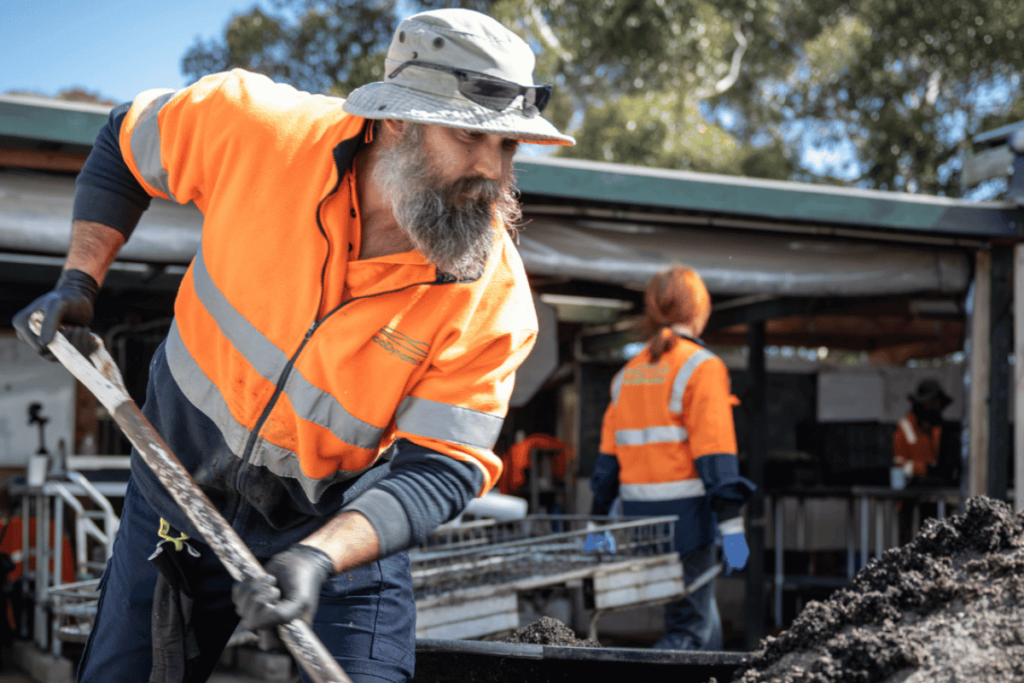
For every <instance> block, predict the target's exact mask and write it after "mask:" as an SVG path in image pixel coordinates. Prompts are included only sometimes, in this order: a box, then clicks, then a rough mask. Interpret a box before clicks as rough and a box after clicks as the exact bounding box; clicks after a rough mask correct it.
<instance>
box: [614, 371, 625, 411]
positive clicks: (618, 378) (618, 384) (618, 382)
mask: <svg viewBox="0 0 1024 683" xmlns="http://www.w3.org/2000/svg"><path fill="white" fill-rule="evenodd" d="M625 376H626V368H622V369H621V370H619V371H618V372H616V373H615V377H613V378H612V403H618V402H619V392H621V391H622V380H623V379H624V378H625Z"/></svg>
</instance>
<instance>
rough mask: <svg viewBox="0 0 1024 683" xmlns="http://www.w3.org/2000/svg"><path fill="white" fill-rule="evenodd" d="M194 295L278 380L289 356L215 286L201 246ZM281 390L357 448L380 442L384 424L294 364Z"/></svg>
mask: <svg viewBox="0 0 1024 683" xmlns="http://www.w3.org/2000/svg"><path fill="white" fill-rule="evenodd" d="M192 279H193V281H194V283H195V290H196V295H197V296H198V297H199V300H200V301H201V302H202V304H203V306H204V307H205V308H206V310H207V311H209V313H210V315H212V316H213V319H214V320H216V321H217V326H218V327H219V328H220V331H221V333H223V334H224V336H225V337H227V339H228V341H230V342H231V344H232V346H234V347H235V348H236V349H237V350H238V352H239V353H241V354H242V356H244V357H245V359H246V360H247V361H249V364H250V365H252V367H253V369H254V370H256V372H257V373H259V375H260V377H262V378H263V379H265V380H267V381H268V382H270V383H271V384H277V382H278V381H279V380H280V378H281V373H282V372H284V368H285V366H286V365H287V364H288V356H287V355H285V353H284V352H283V351H281V350H280V349H279V348H277V347H276V346H275V345H274V344H273V342H271V341H270V340H269V339H267V338H266V337H265V336H264V335H263V334H262V333H261V332H260V331H259V330H257V329H256V328H255V327H254V326H253V324H252V323H250V322H249V321H248V320H246V318H245V316H243V315H242V314H241V313H239V312H238V310H237V309H236V308H235V307H234V306H232V305H231V303H230V302H229V301H228V300H227V297H225V296H224V294H223V293H222V292H221V291H220V290H219V289H217V286H216V285H215V284H214V282H213V279H212V278H211V277H210V272H209V271H208V270H207V269H206V262H205V261H204V260H203V249H202V246H200V248H199V251H198V252H196V258H195V261H194V262H193V264H192ZM284 393H285V394H287V395H288V400H289V401H291V403H292V408H293V409H294V410H295V413H296V414H297V415H298V416H299V417H301V418H302V419H304V420H308V421H309V422H312V423H314V424H318V425H320V426H321V427H323V428H324V429H327V430H329V431H330V432H331V434H333V435H334V436H336V437H337V438H338V439H340V440H341V441H344V442H345V443H347V444H351V445H353V446H357V447H359V448H366V449H375V448H377V447H378V446H379V445H380V440H381V438H382V437H383V436H384V430H385V427H375V426H374V425H371V424H369V423H366V422H363V421H362V420H360V419H359V418H357V417H355V416H354V415H352V414H351V413H349V412H348V411H347V410H345V408H344V407H343V406H342V405H341V403H339V402H338V400H337V399H336V398H335V397H334V396H332V395H331V394H330V393H328V392H326V391H324V390H322V389H320V388H318V387H316V386H314V385H313V383H311V382H310V381H309V380H308V379H306V378H305V377H304V376H303V375H302V374H301V373H300V372H299V370H298V369H297V368H293V369H292V372H291V374H289V375H288V381H287V382H285V386H284Z"/></svg>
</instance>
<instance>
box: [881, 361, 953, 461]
mask: <svg viewBox="0 0 1024 683" xmlns="http://www.w3.org/2000/svg"><path fill="white" fill-rule="evenodd" d="M907 398H909V399H910V411H909V412H908V413H907V414H906V415H904V416H903V418H902V419H900V421H899V423H898V424H897V426H896V432H895V433H894V434H893V435H892V460H893V465H894V466H896V467H899V468H902V469H903V471H904V473H905V474H906V476H907V478H908V479H912V478H924V477H926V476H928V470H929V468H931V467H935V466H936V465H937V464H938V462H939V444H940V442H941V441H942V411H943V410H945V409H946V407H947V406H948V405H949V404H950V403H952V402H953V399H952V398H950V397H949V396H948V395H947V394H946V392H945V391H943V390H942V386H941V385H940V384H939V383H938V382H936V381H935V380H934V379H926V380H924V381H922V382H921V383H920V384H918V385H917V391H916V392H914V393H913V394H908V395H907Z"/></svg>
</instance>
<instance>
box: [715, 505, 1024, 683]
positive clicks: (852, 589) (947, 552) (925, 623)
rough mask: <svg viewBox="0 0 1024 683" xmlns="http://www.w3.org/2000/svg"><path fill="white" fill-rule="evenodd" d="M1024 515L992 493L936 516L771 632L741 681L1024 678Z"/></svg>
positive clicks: (899, 682) (889, 682) (960, 682)
mask: <svg viewBox="0 0 1024 683" xmlns="http://www.w3.org/2000/svg"><path fill="white" fill-rule="evenodd" d="M1022 533H1024V517H1022V516H1021V515H1015V514H1013V512H1012V511H1011V510H1010V508H1009V506H1007V505H1006V504H1005V503H1001V502H998V501H994V500H991V499H988V498H972V499H970V500H968V501H967V506H966V512H965V513H964V514H962V515H956V516H953V517H950V518H948V519H945V520H942V521H937V520H929V522H928V523H927V524H926V525H925V528H924V529H923V530H922V531H921V532H920V533H919V534H918V535H917V537H916V538H915V539H914V540H913V541H912V542H911V543H909V544H907V545H905V546H903V547H901V548H894V549H892V550H889V551H887V552H886V553H885V554H884V555H882V557H880V558H878V559H875V560H873V561H871V562H870V563H869V564H868V565H867V566H866V567H865V568H864V569H863V570H862V571H861V572H860V573H859V574H858V575H857V576H856V577H855V578H854V580H853V582H852V583H851V585H850V586H849V588H845V589H843V590H841V591H838V592H836V593H835V594H834V595H833V596H832V597H831V598H829V599H828V600H827V601H825V602H812V603H809V604H808V605H807V607H806V608H805V609H804V611H803V612H801V613H800V615H799V616H798V617H797V618H796V619H795V620H794V622H793V624H792V626H791V627H790V628H789V630H788V631H786V632H784V633H782V634H781V635H779V636H778V637H768V638H766V639H764V640H763V641H762V642H761V646H760V648H759V649H758V650H757V651H756V652H754V653H753V655H752V658H751V662H750V666H749V667H748V668H747V669H746V670H745V671H743V672H741V674H738V675H737V676H736V677H735V678H734V681H737V682H739V683H769V682H771V683H875V682H879V683H924V682H925V681H941V682H942V683H947V682H949V683H954V682H956V683H964V682H966V681H972V682H974V683H995V682H996V681H1000V682H1001V681H1011V680H1018V681H1019V680H1024V547H1022V546H1024V538H1022Z"/></svg>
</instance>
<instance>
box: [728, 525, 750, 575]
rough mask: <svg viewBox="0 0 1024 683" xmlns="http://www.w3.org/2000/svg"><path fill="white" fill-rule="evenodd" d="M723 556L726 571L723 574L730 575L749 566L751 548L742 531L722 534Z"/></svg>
mask: <svg viewBox="0 0 1024 683" xmlns="http://www.w3.org/2000/svg"><path fill="white" fill-rule="evenodd" d="M722 556H723V558H724V560H725V571H723V572H722V576H729V575H730V574H732V573H733V572H734V571H739V570H741V569H743V568H744V567H746V566H747V559H748V558H749V557H750V548H748V547H747V539H746V537H745V536H744V535H743V532H742V531H738V532H736V533H735V534H727V535H725V536H722Z"/></svg>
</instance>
